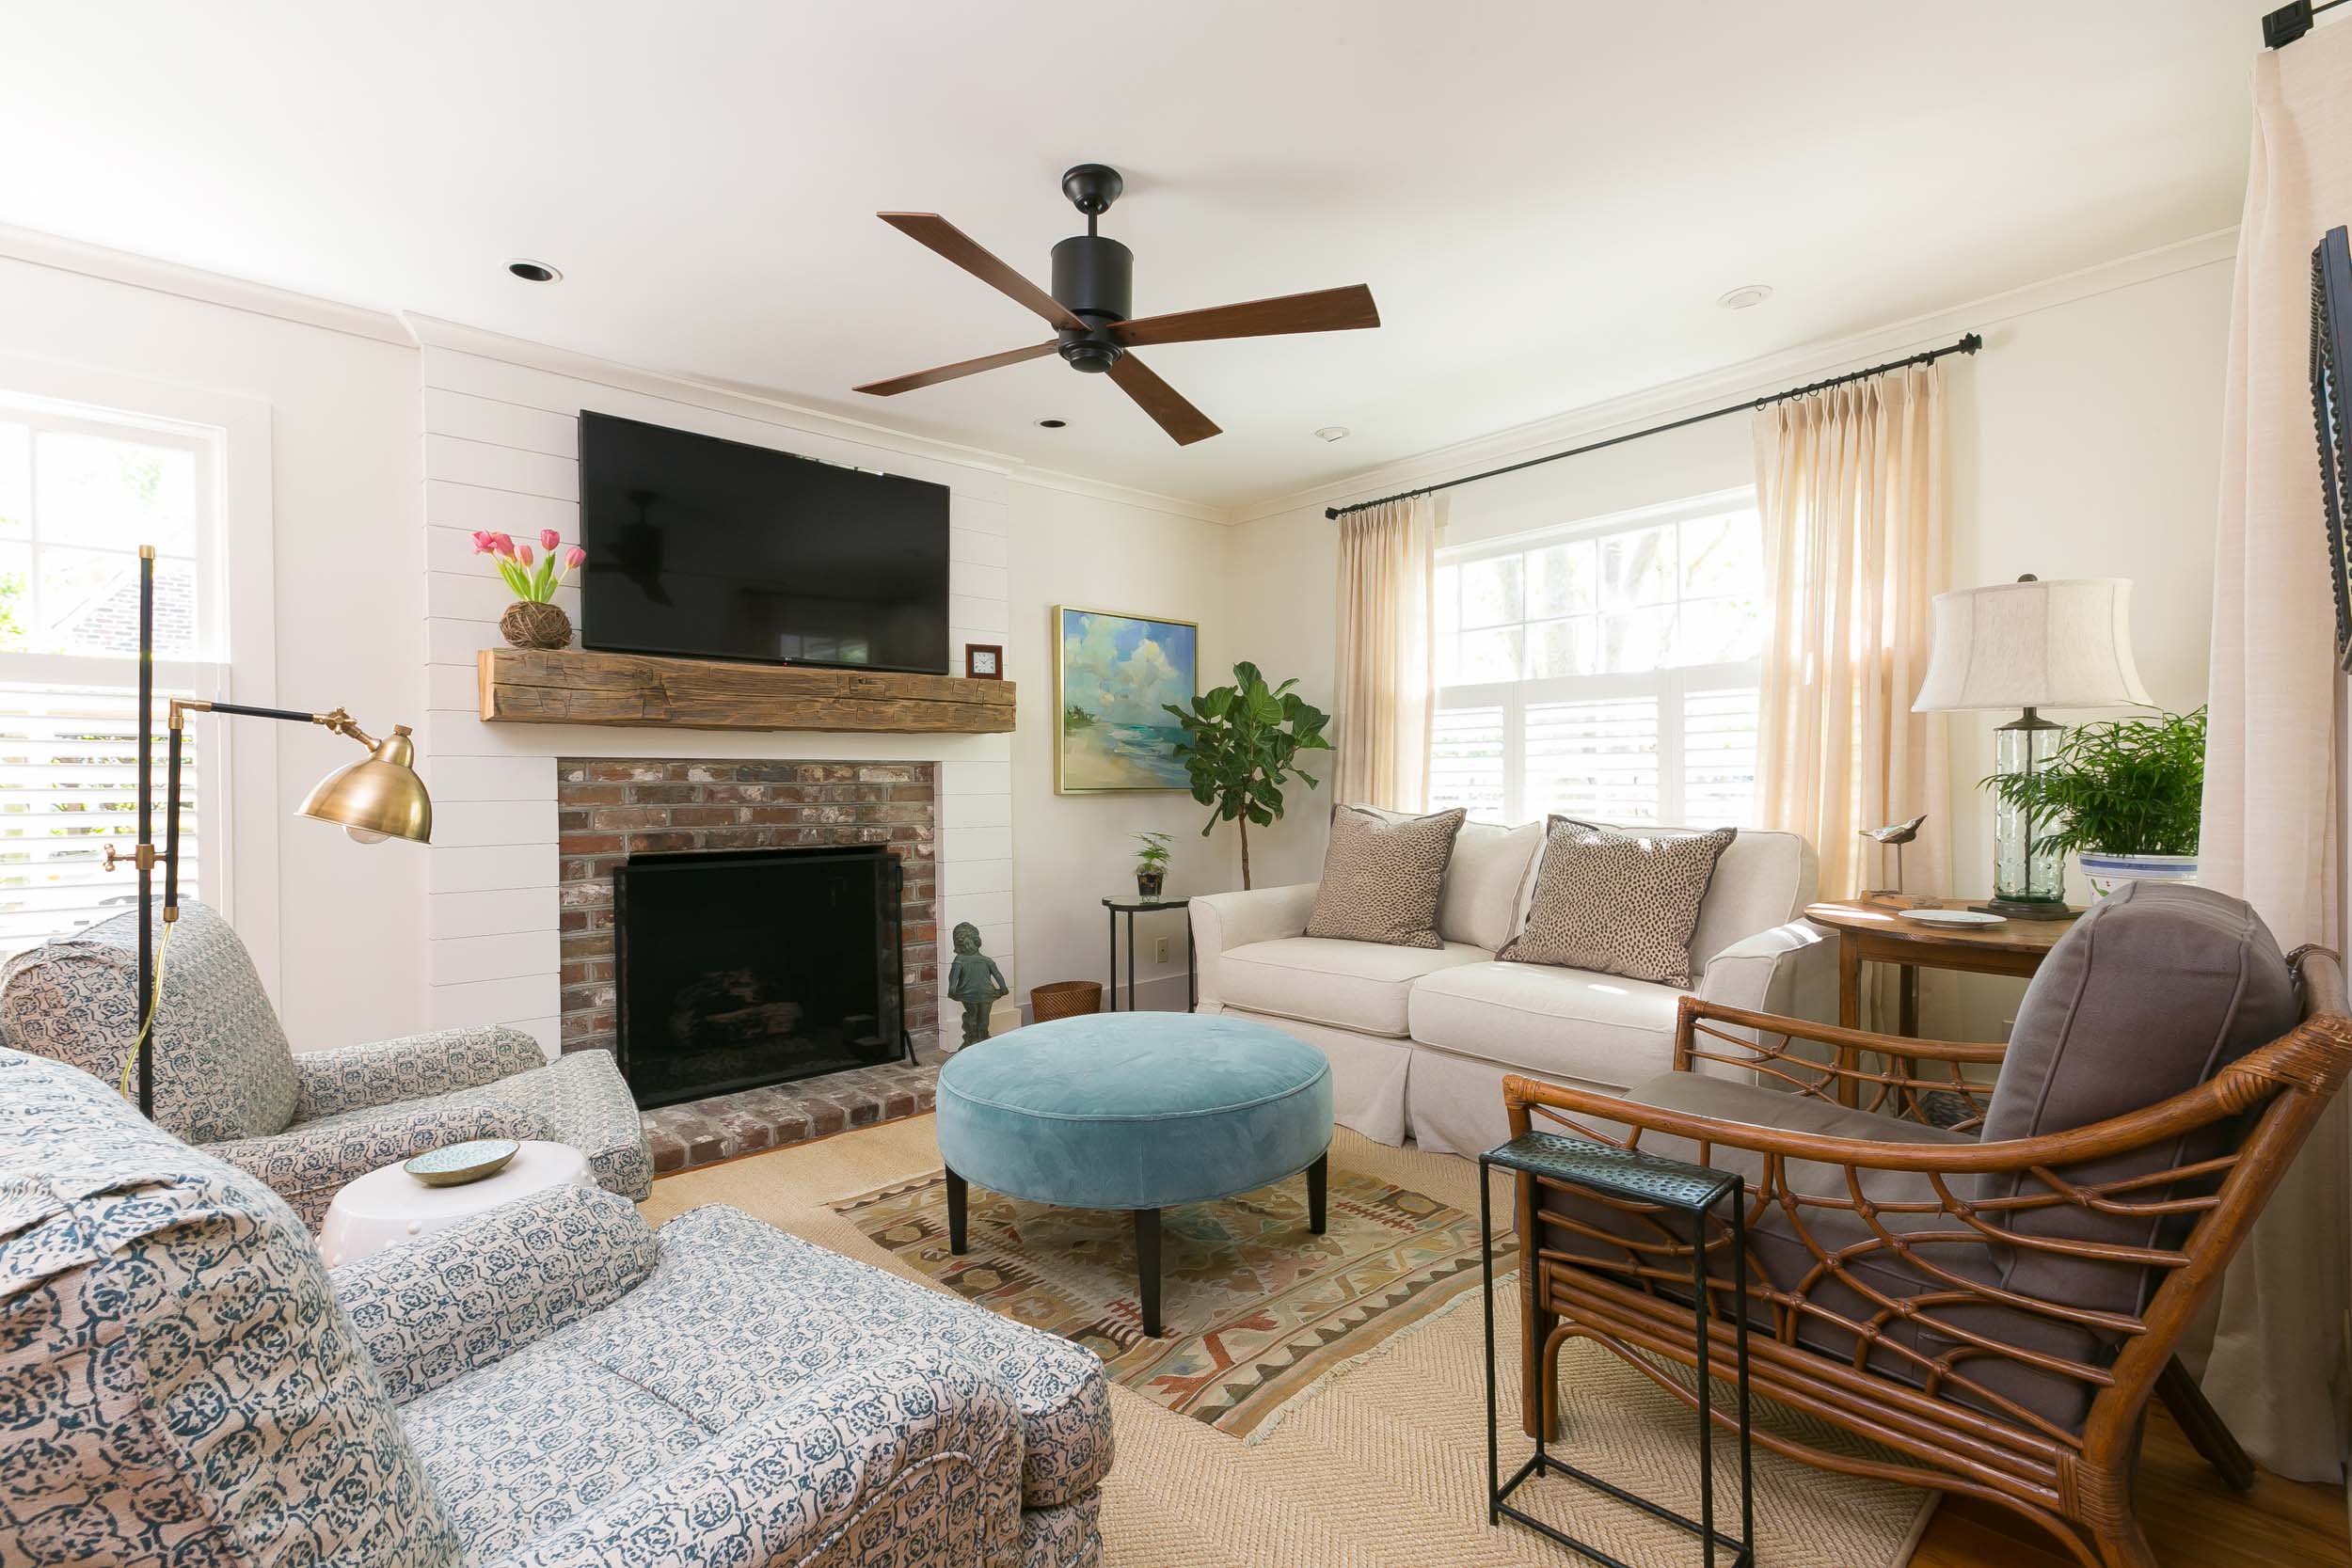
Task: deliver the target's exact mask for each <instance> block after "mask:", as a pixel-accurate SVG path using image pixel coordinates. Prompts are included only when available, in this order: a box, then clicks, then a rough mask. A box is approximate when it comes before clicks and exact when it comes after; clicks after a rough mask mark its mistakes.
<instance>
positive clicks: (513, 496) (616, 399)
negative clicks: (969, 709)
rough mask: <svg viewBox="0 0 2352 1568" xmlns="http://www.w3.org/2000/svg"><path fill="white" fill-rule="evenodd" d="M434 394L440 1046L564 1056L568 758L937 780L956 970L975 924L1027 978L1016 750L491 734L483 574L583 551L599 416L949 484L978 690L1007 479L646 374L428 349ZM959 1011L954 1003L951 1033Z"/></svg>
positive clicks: (488, 590)
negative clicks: (555, 535) (570, 545)
mask: <svg viewBox="0 0 2352 1568" xmlns="http://www.w3.org/2000/svg"><path fill="white" fill-rule="evenodd" d="M422 380H423V396H424V492H425V493H424V509H423V515H424V535H425V537H424V551H423V567H424V572H425V585H426V587H425V615H426V626H427V637H426V647H427V650H428V651H427V655H426V657H427V660H428V668H427V671H426V677H427V682H428V695H427V701H426V714H425V721H424V723H423V725H422V726H421V732H420V734H419V736H418V741H419V751H420V752H421V767H422V768H423V769H424V772H425V776H426V778H427V779H429V780H430V781H431V785H432V789H433V801H434V832H433V847H432V848H431V849H430V851H429V854H430V856H431V870H430V874H429V880H428V901H429V905H430V918H429V925H428V927H427V930H428V940H429V943H430V962H429V966H428V974H429V977H430V981H431V985H432V991H433V1005H432V1019H433V1023H434V1026H435V1027H437V1028H447V1027H453V1026H457V1025H462V1024H482V1023H510V1024H514V1025H516V1026H518V1027H520V1028H523V1029H527V1030H529V1031H530V1032H531V1033H532V1035H533V1036H534V1037H537V1038H538V1040H539V1042H540V1044H541V1046H542V1047H543V1048H544V1049H545V1050H547V1051H548V1053H550V1054H552V1053H554V1052H555V1050H556V1049H557V1043H556V1042H557V1024H556V1020H557V1013H558V963H557V916H558V912H559V907H558V902H557V891H556V870H557V854H556V820H555V759H556V758H557V757H558V756H648V755H656V754H658V755H661V756H666V757H683V758H702V757H712V758H718V757H754V758H761V757H788V758H807V759H819V760H825V761H836V760H838V761H849V762H898V761H935V762H938V763H939V764H940V765H941V766H940V803H939V804H940V829H939V844H938V864H939V919H940V929H941V939H942V940H941V941H940V942H939V944H938V946H939V949H940V951H941V952H943V953H944V952H946V950H947V942H946V930H947V928H948V927H952V926H954V925H955V924H956V923H957V922H959V921H966V920H968V921H970V922H972V923H973V924H974V925H975V926H977V927H979V928H980V933H981V939H982V941H983V942H984V943H985V944H986V946H987V948H988V951H989V952H990V953H991V954H992V955H993V957H994V958H995V959H996V961H997V963H998V964H999V965H1000V966H1001V967H1002V968H1003V969H1004V971H1005V974H1006V977H1007V979H1008V980H1009V981H1011V980H1013V979H1014V976H1015V974H1016V971H1015V961H1016V958H1017V954H1016V953H1015V951H1014V942H1013V918H1012V885H1013V881H1012V736H1009V735H991V736H899V735H818V734H801V733H794V734H779V735H759V734H750V733H731V732H707V731H696V730H671V729H665V730H661V731H659V732H648V731H644V730H635V729H607V728H600V727H596V726H590V725H577V726H576V725H544V724H485V723H484V722H482V721H481V719H480V718H479V717H478V716H477V715H478V712H479V709H478V700H477V696H476V690H475V674H474V655H475V653H476V652H477V651H478V650H480V649H482V648H485V647H492V646H496V645H498V644H499V642H500V637H499V632H498V625H497V622H498V616H499V614H500V612H501V610H503V609H504V608H505V606H506V604H507V603H508V601H509V598H510V595H509V594H508V593H507V591H506V588H505V585H504V584H503V583H501V581H500V580H499V578H498V576H497V574H496V573H494V572H492V571H491V570H490V569H489V568H488V566H487V565H486V563H485V562H483V561H481V560H479V559H477V558H476V557H475V556H474V554H473V540H472V534H473V531H475V530H476V529H487V530H491V531H500V532H505V533H511V534H513V535H514V536H515V538H516V540H517V541H518V542H519V541H521V540H523V539H525V538H526V537H528V538H530V539H532V542H533V547H534V548H536V538H537V535H538V533H539V531H540V530H542V529H549V528H551V529H554V530H555V531H557V532H559V533H561V534H562V535H563V536H564V539H565V540H566V541H571V540H576V539H578V538H579V537H580V506H579V499H580V463H579V434H578V428H579V418H578V416H579V414H580V411H581V410H583V409H587V410H592V411H595V412H597V413H605V414H614V415H619V416H621V417H622V418H624V419H631V420H644V421H646V422H648V423H652V424H661V425H668V426H671V427H672V428H675V429H679V430H691V431H694V432H697V433H700V434H702V435H706V436H723V437H725V438H727V439H729V440H735V441H748V442H752V443H755V444H756V445H759V446H765V447H774V448H777V449H780V450H783V451H793V452H798V453H801V454H802V455H803V456H808V457H817V458H822V459H825V460H826V461H828V462H834V463H846V464H850V465H852V466H854V467H861V468H872V469H878V470H881V471H882V472H885V473H895V474H904V475H907V476H908V477H910V478H914V479H922V480H930V481H932V482H934V483H941V484H945V485H946V486H947V487H948V491H949V494H950V498H951V499H950V501H949V506H948V519H949V524H950V530H951V531H950V541H951V543H950V547H949V561H950V567H949V583H948V621H949V625H950V627H951V630H950V633H949V645H950V657H952V658H953V659H954V661H955V663H956V667H957V669H959V670H961V667H962V658H963V645H964V644H965V643H966V642H992V643H1002V642H1004V641H1006V636H1005V632H1006V626H1007V616H1006V597H1007V583H1006V564H1005V563H1006V549H1007V534H1008V531H1009V513H1008V509H1007V495H1006V480H1005V476H1004V474H1003V473H1002V472H1000V471H997V470H994V469H992V468H989V467H984V466H981V465H977V464H964V463H958V462H954V461H948V460H944V459H941V458H938V457H934V456H930V455H927V454H921V453H914V452H907V451H897V450H894V449H892V448H889V447H885V446H882V445H878V444H874V443H872V442H868V441H862V440H859V439H856V438H854V437H853V436H848V435H844V434H842V433H840V432H836V431H827V430H822V429H818V428H812V427H810V426H804V425H800V424H794V423H789V422H787V421H785V420H781V419H779V418H776V417H774V411H772V410H767V409H765V408H764V407H763V405H760V404H755V403H753V402H751V401H749V400H734V399H730V398H729V397H728V396H727V395H726V394H724V393H723V392H716V391H713V390H711V389H709V388H699V387H691V386H688V385H686V384H682V383H681V384H678V385H676V386H675V387H671V386H667V385H664V384H662V383H660V381H659V380H658V378H654V377H650V376H648V375H645V374H644V373H643V372H626V376H625V377H624V376H617V375H616V376H615V377H613V378H612V379H609V380H607V379H597V378H596V377H594V376H593V375H583V374H580V373H578V372H577V371H576V370H575V369H574V368H572V367H570V366H568V365H567V366H564V367H563V368H548V367H546V366H541V365H533V364H527V363H518V362H516V361H514V360H509V359H503V358H499V357H496V356H492V355H488V354H483V353H473V352H467V351H463V350H459V349H453V348H447V347H435V346H427V347H426V348H424V350H423V351H422ZM557 602H558V603H559V604H561V605H562V606H563V608H564V611H565V613H567V614H569V615H570V616H571V617H572V618H573V621H574V623H575V625H577V623H578V621H579V617H580V593H579V590H578V589H577V588H576V587H575V588H566V589H564V590H563V591H562V592H561V593H560V594H559V595H558V598H557ZM1030 700H1032V701H1034V700H1037V699H1036V698H1035V697H1034V696H1032V697H1031V698H1030ZM1049 700H1050V699H1049ZM1014 993H1015V994H1016V995H1017V994H1019V990H1018V986H1017V984H1016V986H1015V992H1014ZM952 1012H953V1009H952V1008H951V1007H950V1006H947V1005H946V1003H945V1002H944V1001H943V1003H942V1005H941V1007H940V1013H941V1017H942V1020H943V1022H944V1021H945V1020H946V1019H947V1018H948V1017H949V1016H950V1015H951V1014H952ZM919 1043H928V1042H919Z"/></svg>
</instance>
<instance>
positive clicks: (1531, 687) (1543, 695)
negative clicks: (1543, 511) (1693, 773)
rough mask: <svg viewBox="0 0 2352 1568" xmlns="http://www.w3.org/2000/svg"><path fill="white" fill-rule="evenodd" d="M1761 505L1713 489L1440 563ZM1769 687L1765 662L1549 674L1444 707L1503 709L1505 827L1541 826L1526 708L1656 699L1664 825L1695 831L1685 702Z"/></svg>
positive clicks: (1467, 693) (1461, 690)
mask: <svg viewBox="0 0 2352 1568" xmlns="http://www.w3.org/2000/svg"><path fill="white" fill-rule="evenodd" d="M1755 505H1756V487H1755V486H1754V485H1752V484H1739V485H1733V486H1731V487H1730V488H1728V489H1723V490H1710V491H1708V492H1707V493H1706V494H1704V495H1698V496H1686V497H1682V498H1679V499H1675V500H1671V501H1661V502H1659V503H1658V504H1656V505H1652V506H1644V507H1635V508H1632V509H1631V510H1629V511H1625V512H1612V513H1608V514H1606V515H1602V516H1598V517H1589V518H1584V519H1582V520H1580V521H1578V522H1573V523H1566V524H1555V525H1549V526H1546V527H1543V528H1534V529H1523V530H1521V531H1518V532H1516V533H1508V534H1501V535H1497V536H1496V537H1493V538H1490V539H1480V540H1476V541H1474V542H1470V543H1467V544H1463V545H1458V546H1447V547H1445V548H1442V549H1440V550H1438V561H1437V563H1438V565H1439V566H1462V565H1466V564H1469V563H1470V562H1476V561H1485V560H1489V559H1491V558H1493V557H1495V556H1502V555H1523V554H1525V553H1527V552H1528V551H1530V550H1537V549H1542V548H1543V547H1544V546H1548V545H1557V544H1562V543H1565V542H1567V541H1571V540H1577V539H1592V538H1598V537H1602V536H1605V535H1608V534H1613V533H1628V532H1631V531H1635V530H1637V529H1645V528H1656V527H1658V526H1659V525H1661V524H1668V523H1680V522H1684V521H1687V520H1689V519H1691V518H1693V517H1710V516H1714V515H1717V514H1720V513H1722V512H1724V511H1727V510H1731V509H1734V508H1738V509H1741V510H1745V509H1749V508H1753V507H1754V506H1755ZM1504 624H1505V625H1528V624H1530V623H1527V622H1525V621H1520V622H1509V623H1504ZM1467 629H1473V630H1476V629H1484V628H1474V627H1473V628H1467ZM1763 681H1764V661H1763V659H1762V658H1760V657H1758V658H1749V659H1737V660H1733V661H1731V662H1729V663H1723V664H1684V665H1672V666H1667V667H1665V668H1662V669H1657V670H1637V671H1602V672H1596V673H1592V674H1587V675H1554V676H1548V677H1546V678H1543V679H1540V680H1518V681H1480V682H1474V683H1467V684H1461V685H1454V686H1447V687H1440V688H1439V689H1438V708H1439V710H1441V711H1444V710H1451V709H1455V708H1500V709H1501V710H1502V734H1503V747H1502V781H1503V782H1502V819H1503V821H1504V822H1505V823H1522V822H1531V821H1534V820H1535V819H1536V817H1537V816H1540V815H1542V814H1541V813H1540V812H1538V811H1537V810H1535V809H1534V806H1533V805H1531V803H1530V802H1529V800H1528V799H1527V754H1526V752H1527V748H1526V745H1525V742H1524V738H1523V737H1524V736H1525V734H1526V710H1527V708H1528V706H1529V705H1531V704H1541V703H1555V702H1576V701H1606V700H1608V699H1609V698H1612V697H1651V698H1655V699H1656V701H1657V703H1658V706H1659V714H1660V722H1659V737H1660V738H1659V749H1658V814H1659V821H1660V824H1661V826H1665V827H1681V826H1689V825H1692V824H1690V823H1689V822H1688V812H1687V810H1686V806H1685V802H1684V800H1683V789H1684V786H1685V784H1686V783H1687V782H1688V781H1687V780H1686V779H1685V778H1684V777H1683V764H1682V716H1683V712H1684V704H1685V701H1686V699H1687V698H1688V697H1689V696H1690V694H1691V693H1692V692H1694V691H1715V690H1722V689H1726V688H1747V687H1761V686H1762V685H1763ZM1669 713H1671V714H1673V715H1674V716H1675V717H1674V721H1673V722H1671V723H1669V722H1667V721H1666V719H1665V716H1666V715H1667V714H1669ZM1699 825H1701V826H1711V825H1712V824H1699Z"/></svg>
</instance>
